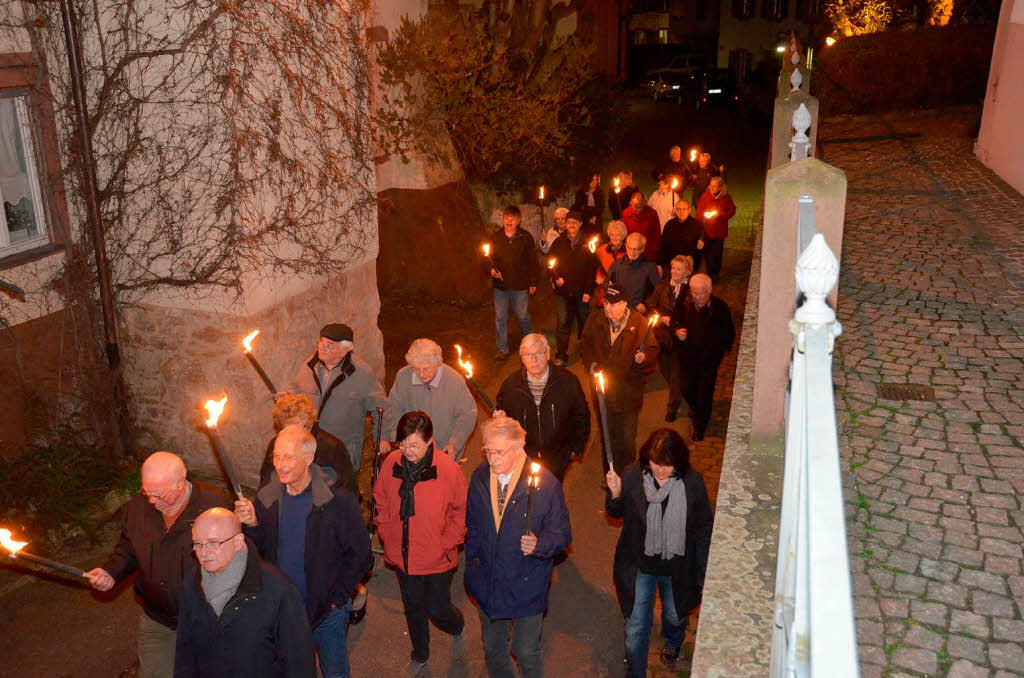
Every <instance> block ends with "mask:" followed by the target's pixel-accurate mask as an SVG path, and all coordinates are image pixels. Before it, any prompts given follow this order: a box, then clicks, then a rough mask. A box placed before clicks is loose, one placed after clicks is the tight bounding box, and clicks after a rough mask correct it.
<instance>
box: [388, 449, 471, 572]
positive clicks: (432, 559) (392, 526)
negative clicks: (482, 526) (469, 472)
mask: <svg viewBox="0 0 1024 678" xmlns="http://www.w3.org/2000/svg"><path fill="white" fill-rule="evenodd" d="M401 459H403V457H402V452H401V450H395V451H394V452H392V453H391V454H389V455H388V457H387V459H385V460H384V463H383V464H381V467H380V475H379V476H378V477H377V484H376V485H375V486H374V488H373V498H374V500H376V502H377V517H376V518H375V522H376V524H377V534H378V535H380V542H381V545H383V547H384V560H385V561H386V562H387V563H388V564H390V565H394V566H395V567H397V568H398V569H399V570H401V571H403V572H405V573H406V574H438V573H440V572H447V571H448V570H450V569H452V568H454V567H455V566H456V565H457V564H458V562H459V553H458V547H459V544H461V543H462V542H463V541H465V539H466V479H465V478H464V477H463V476H462V469H461V468H459V465H458V464H457V463H455V462H454V461H453V460H452V459H451V457H449V456H448V455H447V454H445V453H444V451H442V450H438V449H437V448H435V449H434V457H433V463H432V465H431V466H428V467H427V468H426V469H424V470H423V472H422V475H421V479H420V481H419V482H418V483H416V490H415V492H414V495H413V496H414V503H415V507H414V508H415V511H416V512H415V514H414V515H412V516H410V518H409V568H408V570H406V568H405V563H404V559H403V558H402V518H401V515H400V512H399V509H400V508H401V506H402V498H401V497H400V496H399V495H398V488H399V487H400V486H401V485H402V479H401V477H396V476H395V471H398V469H396V468H395V465H396V464H397V463H398V462H399V461H400V460H401ZM430 469H436V474H437V475H436V477H430V476H433V475H434V472H433V471H430ZM428 477H430V478H429V479H427V478H428Z"/></svg>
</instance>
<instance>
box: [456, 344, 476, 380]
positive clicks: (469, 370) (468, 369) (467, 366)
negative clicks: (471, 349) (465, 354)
mask: <svg viewBox="0 0 1024 678" xmlns="http://www.w3.org/2000/svg"><path fill="white" fill-rule="evenodd" d="M455 352H456V353H458V354H459V357H458V358H456V360H458V362H459V367H461V368H462V369H463V371H465V373H466V376H467V377H469V378H470V379H472V378H473V363H471V362H469V361H468V360H463V359H462V347H461V346H459V345H458V344H455Z"/></svg>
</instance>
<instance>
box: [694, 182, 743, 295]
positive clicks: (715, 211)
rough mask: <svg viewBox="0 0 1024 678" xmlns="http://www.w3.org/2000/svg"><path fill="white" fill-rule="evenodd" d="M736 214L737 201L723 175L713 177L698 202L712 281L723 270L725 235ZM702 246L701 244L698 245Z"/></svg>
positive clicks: (698, 213)
mask: <svg viewBox="0 0 1024 678" xmlns="http://www.w3.org/2000/svg"><path fill="white" fill-rule="evenodd" d="M735 215H736V203H734V202H733V201H732V198H731V197H730V196H729V191H728V190H727V189H726V187H725V180H724V179H722V177H712V178H711V183H709V184H708V190H706V191H704V195H702V196H700V202H698V203H697V214H696V215H695V216H696V217H697V221H699V222H700V223H701V224H702V225H703V226H704V237H703V238H701V240H702V241H703V243H704V248H703V250H704V261H705V262H706V263H705V265H706V266H707V272H708V275H709V276H711V282H713V283H716V282H718V273H719V272H720V271H721V270H722V252H723V251H724V250H725V236H727V235H729V220H730V219H732V218H733V216H735ZM697 246H698V247H700V244H699V243H698V245H697Z"/></svg>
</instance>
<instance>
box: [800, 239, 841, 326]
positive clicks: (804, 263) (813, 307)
mask: <svg viewBox="0 0 1024 678" xmlns="http://www.w3.org/2000/svg"><path fill="white" fill-rule="evenodd" d="M837 282H839V261H838V260H836V255H835V254H833V253H832V249H831V248H830V247H829V246H828V244H827V243H826V242H825V236H823V235H822V234H821V233H816V234H814V237H813V238H811V242H810V244H809V245H807V248H806V249H805V250H804V252H803V254H801V255H800V259H798V260H797V262H796V285H797V287H798V288H799V289H800V291H801V292H803V293H804V297H805V300H804V303H803V305H802V306H801V307H800V308H798V309H797V310H796V321H797V322H800V323H805V324H810V325H825V324H827V323H831V322H833V321H835V319H836V312H835V311H834V310H833V309H832V308H831V307H830V306H829V305H828V304H827V303H826V302H825V297H827V296H828V293H829V292H831V291H832V288H833V287H835V286H836V283H837Z"/></svg>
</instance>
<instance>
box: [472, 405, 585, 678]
mask: <svg viewBox="0 0 1024 678" xmlns="http://www.w3.org/2000/svg"><path fill="white" fill-rule="evenodd" d="M482 429H483V449H484V454H485V455H486V461H484V462H483V463H481V464H480V466H479V467H478V468H477V469H476V471H474V472H473V477H472V478H471V479H470V483H469V496H468V499H467V503H466V528H467V534H466V576H465V583H466V591H468V592H469V595H471V596H473V598H475V599H476V601H477V603H478V604H479V607H480V627H481V635H482V636H483V641H484V655H485V661H486V664H487V673H488V675H490V676H491V678H515V672H514V670H513V668H512V658H511V656H510V650H511V652H512V653H514V654H515V657H516V661H517V662H518V664H519V673H520V675H521V676H522V677H523V678H540V676H541V666H542V659H541V647H540V640H541V638H540V637H541V627H542V624H543V621H544V612H545V610H547V606H548V588H549V586H550V580H551V571H552V568H553V566H554V558H555V556H557V555H558V554H559V553H561V552H562V551H564V550H565V549H566V547H568V546H569V542H570V541H571V540H572V533H571V529H570V526H569V511H568V510H567V509H566V507H565V497H564V495H563V494H562V485H561V483H559V482H558V481H557V480H556V479H555V477H554V476H553V475H552V474H551V473H550V472H549V471H547V470H546V469H544V467H543V466H540V465H538V466H537V468H536V470H534V469H532V468H531V467H530V465H529V464H528V463H527V457H526V450H525V445H526V432H525V431H524V430H523V428H522V427H521V426H520V425H519V423H518V422H516V421H514V420H513V419H509V418H508V417H501V416H499V417H495V418H493V419H491V420H489V421H488V422H486V423H485V424H484V425H483V427H482ZM531 476H533V477H534V479H535V480H534V483H533V487H532V488H531V487H530V478H531ZM510 633H511V644H510V643H509V635H510Z"/></svg>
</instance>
